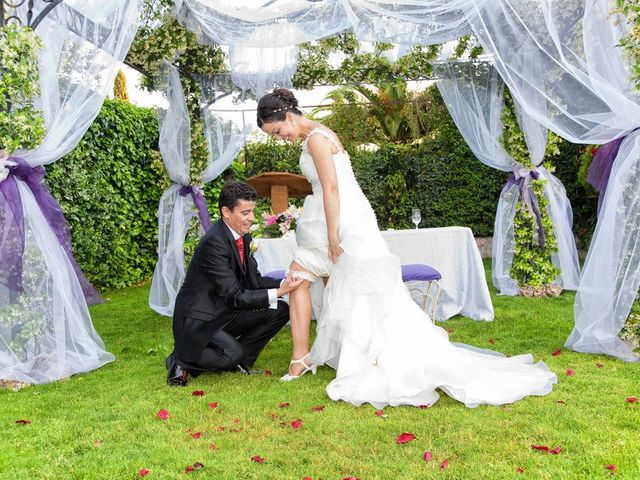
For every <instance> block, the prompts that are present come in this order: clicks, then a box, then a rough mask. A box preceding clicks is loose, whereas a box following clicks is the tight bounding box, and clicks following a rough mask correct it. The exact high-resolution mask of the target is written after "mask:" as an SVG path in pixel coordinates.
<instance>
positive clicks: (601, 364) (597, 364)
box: [596, 363, 604, 368]
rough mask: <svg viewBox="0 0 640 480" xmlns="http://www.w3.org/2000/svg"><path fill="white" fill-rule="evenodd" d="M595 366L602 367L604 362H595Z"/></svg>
mask: <svg viewBox="0 0 640 480" xmlns="http://www.w3.org/2000/svg"><path fill="white" fill-rule="evenodd" d="M596 367H598V368H602V367H604V363H596Z"/></svg>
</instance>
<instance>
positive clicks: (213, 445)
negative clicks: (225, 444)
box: [209, 443, 218, 450]
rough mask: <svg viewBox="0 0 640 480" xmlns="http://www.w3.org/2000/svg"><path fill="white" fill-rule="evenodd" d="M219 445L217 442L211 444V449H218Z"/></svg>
mask: <svg viewBox="0 0 640 480" xmlns="http://www.w3.org/2000/svg"><path fill="white" fill-rule="evenodd" d="M217 449H218V446H217V445H216V444H215V443H211V444H209V450H217Z"/></svg>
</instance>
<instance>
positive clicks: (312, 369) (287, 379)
mask: <svg viewBox="0 0 640 480" xmlns="http://www.w3.org/2000/svg"><path fill="white" fill-rule="evenodd" d="M308 356H309V354H308V353H307V354H306V355H305V356H304V357H302V358H299V359H297V360H291V361H290V362H289V366H291V365H295V364H296V363H299V364H301V365H303V366H304V370H302V371H301V372H300V373H299V374H298V375H290V374H289V372H287V373H286V374H285V375H283V376H282V377H280V381H281V382H290V381H291V380H295V379H296V378H300V377H301V376H303V375H304V374H305V373H307V372H311V374H312V375H315V374H316V369H317V368H318V365H316V364H314V363H312V364H310V365H307V364H306V363H304V361H305V359H306V358H307V357H308Z"/></svg>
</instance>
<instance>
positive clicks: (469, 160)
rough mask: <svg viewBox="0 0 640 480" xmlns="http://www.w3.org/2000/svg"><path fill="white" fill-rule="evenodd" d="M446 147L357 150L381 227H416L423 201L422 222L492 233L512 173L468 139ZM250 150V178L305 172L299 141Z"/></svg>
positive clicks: (360, 175)
mask: <svg viewBox="0 0 640 480" xmlns="http://www.w3.org/2000/svg"><path fill="white" fill-rule="evenodd" d="M460 140H461V141H462V139H460ZM441 149H442V148H441V146H438V145H436V144H435V142H433V143H432V142H431V141H427V142H424V143H423V144H418V145H395V144H388V145H384V146H383V147H382V148H380V149H379V150H378V151H376V152H359V151H356V152H355V153H352V154H351V159H352V164H353V167H354V172H355V174H356V178H357V179H358V182H359V183H360V186H361V187H362V190H363V192H364V193H365V195H366V196H367V198H368V199H369V201H370V202H371V204H372V206H373V209H374V210H375V212H376V215H377V217H378V223H379V225H380V227H381V228H383V229H386V228H410V227H412V226H413V224H412V223H411V220H410V218H409V217H410V216H411V208H412V207H414V206H417V207H418V208H420V209H421V210H422V217H423V222H422V223H421V226H422V227H439V226H447V225H465V226H468V227H470V228H471V229H472V230H473V232H474V234H475V235H478V236H486V235H491V234H492V231H493V220H494V217H495V209H496V205H497V201H498V196H499V195H500V190H501V189H502V185H503V184H504V181H505V179H506V177H507V175H506V174H505V173H504V172H499V171H496V170H494V169H492V168H490V167H487V166H485V165H483V164H481V163H480V162H479V161H478V160H477V159H476V158H475V157H474V156H473V154H472V153H471V151H470V150H469V149H468V148H467V147H466V145H464V142H463V144H462V145H456V148H455V149H453V150H451V152H450V154H449V155H443V154H442V152H441ZM245 150H246V152H245V153H243V154H242V156H243V157H244V156H245V155H246V158H247V159H248V163H247V168H246V174H247V177H249V176H251V175H255V174H257V173H260V172H265V171H289V172H293V173H300V170H299V166H298V160H299V157H300V147H299V146H291V145H289V144H284V143H279V142H274V141H268V142H267V143H262V144H252V145H248V146H247V147H246V149H245Z"/></svg>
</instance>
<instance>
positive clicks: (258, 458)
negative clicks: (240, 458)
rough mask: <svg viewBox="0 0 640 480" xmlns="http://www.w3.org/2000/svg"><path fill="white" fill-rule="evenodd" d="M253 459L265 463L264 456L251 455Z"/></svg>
mask: <svg viewBox="0 0 640 480" xmlns="http://www.w3.org/2000/svg"><path fill="white" fill-rule="evenodd" d="M251 460H253V461H254V462H256V463H259V464H263V463H264V458H262V457H261V456H260V455H254V456H253V457H251Z"/></svg>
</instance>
